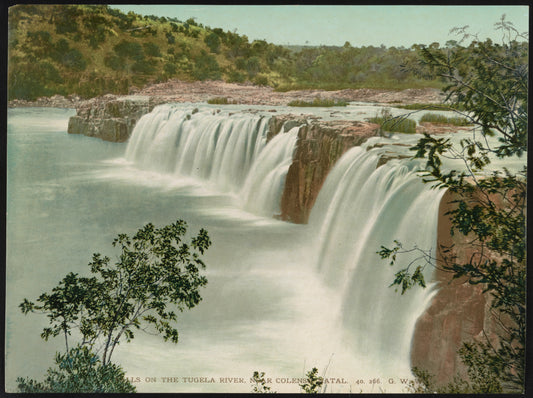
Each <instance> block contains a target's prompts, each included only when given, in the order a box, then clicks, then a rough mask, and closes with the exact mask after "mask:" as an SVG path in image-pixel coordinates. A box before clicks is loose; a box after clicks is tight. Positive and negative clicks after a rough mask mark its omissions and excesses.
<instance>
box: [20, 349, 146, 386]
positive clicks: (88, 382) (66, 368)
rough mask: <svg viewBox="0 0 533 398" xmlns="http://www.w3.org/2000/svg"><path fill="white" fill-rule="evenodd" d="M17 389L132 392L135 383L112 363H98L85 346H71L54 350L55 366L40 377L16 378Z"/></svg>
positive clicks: (94, 355)
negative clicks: (40, 378) (64, 349)
mask: <svg viewBox="0 0 533 398" xmlns="http://www.w3.org/2000/svg"><path fill="white" fill-rule="evenodd" d="M17 383H18V390H19V392H21V393H71V394H73V393H133V392H135V391H136V389H135V387H134V386H133V385H132V384H131V383H130V382H129V381H128V380H127V379H126V377H125V372H124V371H123V370H122V368H121V367H120V366H117V365H115V364H111V363H110V364H102V363H101V361H100V359H99V358H98V356H97V355H96V354H94V353H93V352H91V351H90V350H89V349H88V348H87V347H79V346H78V347H75V348H73V349H71V350H69V351H68V352H67V353H66V354H61V353H56V357H55V367H51V368H49V369H48V371H47V374H46V377H45V379H44V381H42V382H37V381H35V380H32V379H28V378H27V379H23V378H21V377H19V378H18V379H17Z"/></svg>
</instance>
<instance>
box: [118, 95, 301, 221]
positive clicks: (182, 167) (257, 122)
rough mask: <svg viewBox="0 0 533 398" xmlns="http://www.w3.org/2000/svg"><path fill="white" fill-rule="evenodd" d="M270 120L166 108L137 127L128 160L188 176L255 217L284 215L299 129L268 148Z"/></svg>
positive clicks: (157, 109) (151, 168)
mask: <svg viewBox="0 0 533 398" xmlns="http://www.w3.org/2000/svg"><path fill="white" fill-rule="evenodd" d="M268 121H269V118H268V117H265V116H260V115H253V114H249V113H244V112H237V113H235V114H228V113H225V112H216V111H213V109H209V108H208V109H201V110H198V109H197V108H192V107H187V106H183V105H179V106H177V105H161V106H158V107H156V108H154V110H153V111H152V112H151V113H149V114H147V115H144V116H143V117H142V118H141V119H140V120H139V122H138V123H137V125H136V126H135V128H134V130H133V132H132V136H131V138H130V140H129V142H128V146H127V149H126V159H127V160H128V161H131V162H133V163H134V164H135V165H136V167H139V168H141V169H143V170H151V171H156V172H159V173H165V174H172V175H176V176H188V177H193V178H196V179H198V180H201V181H204V182H205V183H207V184H210V185H213V186H215V187H216V189H217V190H218V191H220V192H223V193H228V194H233V195H235V196H237V197H238V198H239V202H241V205H242V207H243V208H244V209H245V210H247V211H249V212H252V213H254V214H258V215H264V216H270V217H271V216H273V215H274V214H276V213H279V212H280V201H281V194H282V192H283V187H284V182H285V176H286V174H287V171H288V168H289V166H290V163H291V161H292V154H293V151H294V147H295V144H296V139H297V133H298V128H293V129H291V130H290V131H289V132H286V133H285V132H283V131H284V129H283V128H282V132H280V134H278V135H276V136H275V137H274V138H273V139H271V140H270V142H268V143H267V132H268Z"/></svg>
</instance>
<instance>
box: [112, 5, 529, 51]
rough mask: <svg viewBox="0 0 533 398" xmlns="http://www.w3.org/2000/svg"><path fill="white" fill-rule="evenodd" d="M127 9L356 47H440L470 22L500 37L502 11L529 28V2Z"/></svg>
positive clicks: (254, 34) (286, 39)
mask: <svg viewBox="0 0 533 398" xmlns="http://www.w3.org/2000/svg"><path fill="white" fill-rule="evenodd" d="M111 7H113V8H118V9H120V10H121V11H123V12H128V11H134V12H136V13H138V14H142V15H158V16H165V17H175V18H177V19H179V20H180V21H185V20H187V19H189V18H195V20H196V22H198V23H202V24H203V25H206V26H209V27H211V28H222V29H224V30H226V31H227V30H230V31H234V30H235V29H236V31H237V33H239V34H244V35H246V36H248V39H249V40H250V41H252V40H261V39H264V40H266V41H268V42H270V43H275V44H298V45H305V44H307V45H321V44H323V45H338V46H342V45H343V44H344V43H345V42H346V41H348V42H350V44H351V45H352V46H354V47H360V46H369V45H372V46H380V45H381V44H384V45H385V46H387V47H391V46H395V47H400V46H404V47H410V46H411V45H412V44H415V43H416V44H430V43H433V42H438V43H440V44H441V45H442V44H445V43H446V42H447V41H448V40H457V39H458V37H457V36H455V35H453V34H450V29H452V28H453V27H462V26H465V25H469V27H470V28H469V32H470V33H475V34H478V36H479V38H481V39H485V38H487V37H490V38H492V39H493V40H498V41H499V40H500V38H501V34H500V33H499V32H497V31H495V30H494V23H496V22H498V21H499V20H500V18H501V16H502V15H503V14H505V15H506V20H507V21H509V22H512V23H513V25H514V26H515V28H516V29H517V30H518V31H520V32H526V31H529V27H528V26H529V21H528V17H529V9H528V7H527V6H517V5H513V6H340V5H333V6H331V5H330V6H326V5H320V6H308V5H277V6H264V5H257V6H254V5H247V6H239V5H223V6H222V5H194V4H190V5H113V6H111Z"/></svg>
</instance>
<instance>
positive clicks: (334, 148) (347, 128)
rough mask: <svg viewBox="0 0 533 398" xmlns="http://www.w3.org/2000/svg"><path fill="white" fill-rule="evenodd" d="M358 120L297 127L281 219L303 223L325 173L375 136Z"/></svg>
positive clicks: (375, 128) (375, 131) (374, 131)
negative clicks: (349, 150) (350, 151)
mask: <svg viewBox="0 0 533 398" xmlns="http://www.w3.org/2000/svg"><path fill="white" fill-rule="evenodd" d="M378 128H379V126H378V125H376V124H372V123H366V122H357V121H329V122H326V121H318V120H317V121H313V122H311V123H309V124H306V125H304V126H303V127H301V128H300V131H299V133H298V141H297V143H296V149H295V153H294V158H293V162H292V164H291V166H290V168H289V171H288V173H287V178H286V180H285V190H284V191H283V196H282V199H281V219H282V220H286V221H291V222H294V223H300V224H301V223H306V222H307V220H308V218H309V213H310V212H311V208H312V207H313V204H314V203H315V200H316V198H317V196H318V192H319V191H320V188H321V187H322V184H323V183H324V181H325V179H326V176H327V174H328V172H329V171H330V170H331V168H332V167H333V165H334V164H335V162H336V161H337V160H338V159H339V158H340V157H341V156H342V154H343V153H344V152H346V151H347V150H348V149H350V148H351V147H353V146H356V145H361V144H362V143H363V142H364V141H365V140H367V139H368V138H369V137H372V136H375V135H376V134H378Z"/></svg>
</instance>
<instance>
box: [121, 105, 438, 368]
mask: <svg viewBox="0 0 533 398" xmlns="http://www.w3.org/2000/svg"><path fill="white" fill-rule="evenodd" d="M268 120H269V119H268V117H267V116H261V115H257V114H250V113H244V112H237V113H235V114H229V113H224V112H221V113H216V112H213V110H212V109H205V108H204V109H200V110H199V111H198V110H195V109H193V108H192V107H184V106H182V105H181V106H175V105H174V106H172V105H162V106H159V107H156V108H155V109H154V110H153V111H152V112H151V113H150V114H148V115H145V116H143V117H142V118H141V119H140V121H139V122H138V124H137V126H136V127H135V129H134V131H133V134H132V136H131V139H130V141H129V143H128V147H127V151H126V158H127V159H128V160H129V161H131V162H133V163H134V164H135V165H136V166H137V167H139V168H142V169H147V170H153V171H156V172H160V173H167V174H172V175H177V176H190V177H193V178H196V179H198V180H201V181H204V182H205V183H208V184H213V185H215V186H216V188H217V189H218V190H220V191H222V192H225V193H229V194H232V195H234V196H236V197H237V198H238V203H239V204H240V206H241V207H242V208H243V209H245V210H247V211H249V212H252V213H254V214H258V215H263V216H268V217H271V216H272V215H275V214H278V213H279V212H280V199H281V195H282V192H283V188H284V183H285V177H286V175H287V171H288V168H289V166H290V164H291V162H292V156H293V152H294V148H295V145H296V141H297V138H298V130H299V127H295V128H292V129H291V130H290V131H288V132H285V128H282V132H280V133H279V134H277V135H276V136H275V137H274V138H272V139H271V140H270V141H269V142H268V143H267V139H266V137H267V129H268ZM409 139H411V138H407V137H404V138H403V139H402V144H401V145H395V143H394V142H393V141H392V140H386V139H384V138H379V137H375V138H373V139H370V140H368V141H367V142H366V143H365V144H363V145H362V146H360V147H354V148H352V149H350V150H349V151H347V152H346V153H345V154H344V155H343V156H342V157H341V159H340V160H339V161H338V162H337V164H336V165H335V166H334V167H333V169H332V170H331V171H330V173H329V175H328V177H327V179H326V181H325V183H324V185H323V186H322V188H321V190H320V193H319V195H318V197H317V200H316V203H315V205H314V207H313V210H312V212H311V217H310V221H309V224H310V225H309V229H310V230H311V231H313V232H314V233H316V235H317V239H318V243H317V244H316V245H315V246H316V247H317V248H318V252H317V262H316V270H317V272H318V273H320V274H321V278H322V279H323V281H324V283H325V285H326V286H329V287H330V288H331V289H332V291H334V292H335V294H336V295H338V297H339V302H340V303H341V304H340V305H339V306H338V308H336V309H332V311H338V313H337V319H338V320H339V322H341V323H342V325H343V329H344V330H346V331H348V333H349V334H350V336H349V338H348V341H349V342H350V343H349V344H350V345H351V350H352V351H353V353H354V355H355V356H356V357H357V358H358V360H360V361H361V363H362V364H363V365H364V366H368V367H369V368H371V369H374V370H375V371H379V372H380V374H409V372H410V364H409V353H410V345H411V339H412V336H413V332H414V327H415V323H416V320H417V318H418V317H419V316H420V315H421V314H422V313H423V311H424V309H425V308H426V306H427V304H428V303H429V301H430V299H431V297H432V295H433V294H434V290H432V289H431V288H429V289H413V290H411V291H409V292H408V293H406V294H404V295H401V294H400V293H398V292H395V291H394V289H393V288H389V285H390V284H391V283H392V281H393V280H394V274H395V272H397V271H398V270H399V269H400V268H402V267H404V266H406V265H407V264H408V262H409V261H411V260H413V259H414V257H413V256H414V255H416V253H413V255H412V256H411V257H409V256H402V257H400V260H401V261H400V262H399V263H398V264H397V265H396V266H394V267H390V266H389V265H388V264H387V262H385V261H383V260H381V259H380V258H379V255H378V254H377V253H376V252H377V251H378V250H380V247H381V245H384V246H389V247H391V246H392V245H393V241H394V240H399V241H401V242H402V243H403V244H404V246H405V247H406V248H409V247H412V246H414V245H417V246H418V247H419V248H421V249H430V248H431V249H432V250H433V253H434V250H435V245H436V238H437V237H436V233H437V227H436V224H437V216H438V206H439V202H440V198H441V195H442V193H443V192H442V191H439V190H431V189H429V187H428V186H427V185H425V184H424V183H423V182H422V181H421V179H420V177H419V176H418V175H417V171H418V170H419V164H418V163H417V162H416V161H414V160H409V159H400V158H408V157H409V153H408V150H407V149H406V148H405V141H406V140H409ZM376 143H379V145H374V144H376ZM402 145H403V146H402ZM391 154H393V155H392V159H389V160H388V161H387V162H385V163H384V164H380V158H381V157H382V155H387V156H388V157H389V158H390V157H391V156H390V155H391ZM432 271H433V269H432V267H427V268H426V270H425V275H424V276H425V278H426V280H427V281H430V280H431V276H432Z"/></svg>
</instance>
